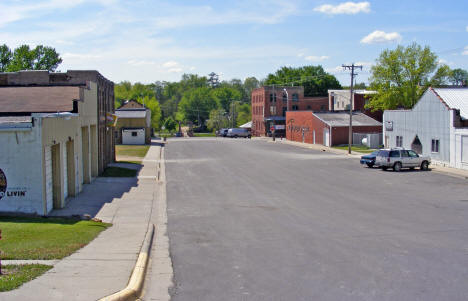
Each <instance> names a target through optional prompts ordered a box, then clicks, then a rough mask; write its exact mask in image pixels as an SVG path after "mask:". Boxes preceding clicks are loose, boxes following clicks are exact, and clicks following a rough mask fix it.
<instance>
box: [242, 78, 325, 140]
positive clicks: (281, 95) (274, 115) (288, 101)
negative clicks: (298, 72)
mask: <svg viewBox="0 0 468 301" xmlns="http://www.w3.org/2000/svg"><path fill="white" fill-rule="evenodd" d="M251 103H252V136H270V135H271V131H270V128H271V127H272V126H275V127H276V131H275V132H276V135H277V136H284V135H285V127H286V122H285V121H286V111H303V110H308V111H323V112H324V111H328V110H329V98H328V97H326V96H325V97H305V96H304V87H285V86H264V87H261V88H257V89H255V90H253V91H252V95H251ZM288 106H289V107H288Z"/></svg>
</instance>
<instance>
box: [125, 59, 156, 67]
mask: <svg viewBox="0 0 468 301" xmlns="http://www.w3.org/2000/svg"><path fill="white" fill-rule="evenodd" d="M127 64H129V65H131V66H134V67H140V66H149V65H155V64H156V63H155V62H153V61H146V60H129V61H128V62H127Z"/></svg>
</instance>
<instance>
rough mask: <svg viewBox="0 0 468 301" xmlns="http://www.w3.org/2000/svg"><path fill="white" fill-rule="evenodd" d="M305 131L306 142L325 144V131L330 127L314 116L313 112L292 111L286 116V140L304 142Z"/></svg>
mask: <svg viewBox="0 0 468 301" xmlns="http://www.w3.org/2000/svg"><path fill="white" fill-rule="evenodd" d="M303 129H304V142H305V143H314V132H315V143H316V144H323V130H324V129H328V125H327V124H325V123H324V122H323V121H321V120H320V119H318V118H317V117H315V116H314V115H313V113H312V112H311V111H291V112H288V113H287V114H286V139H288V140H291V141H297V142H302V130H303Z"/></svg>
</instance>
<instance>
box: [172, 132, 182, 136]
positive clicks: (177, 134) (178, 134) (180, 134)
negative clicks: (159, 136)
mask: <svg viewBox="0 0 468 301" xmlns="http://www.w3.org/2000/svg"><path fill="white" fill-rule="evenodd" d="M174 137H184V134H182V133H181V132H177V133H175V134H174Z"/></svg>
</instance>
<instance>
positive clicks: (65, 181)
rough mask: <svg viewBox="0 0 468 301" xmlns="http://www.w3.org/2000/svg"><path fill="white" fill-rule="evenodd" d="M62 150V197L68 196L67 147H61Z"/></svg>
mask: <svg viewBox="0 0 468 301" xmlns="http://www.w3.org/2000/svg"><path fill="white" fill-rule="evenodd" d="M62 152H63V199H64V200H66V199H67V198H68V165H67V162H68V161H67V148H66V147H64V148H62Z"/></svg>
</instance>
